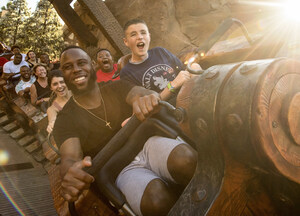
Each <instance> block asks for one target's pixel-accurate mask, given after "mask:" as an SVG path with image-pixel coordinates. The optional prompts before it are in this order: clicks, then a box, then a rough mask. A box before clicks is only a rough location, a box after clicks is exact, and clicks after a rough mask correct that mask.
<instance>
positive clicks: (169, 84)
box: [167, 82, 176, 93]
mask: <svg viewBox="0 0 300 216" xmlns="http://www.w3.org/2000/svg"><path fill="white" fill-rule="evenodd" d="M167 87H168V89H169V91H170V92H172V93H175V92H176V90H175V88H174V87H173V86H172V84H171V82H169V83H168V85H167Z"/></svg>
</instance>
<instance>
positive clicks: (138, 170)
mask: <svg viewBox="0 0 300 216" xmlns="http://www.w3.org/2000/svg"><path fill="white" fill-rule="evenodd" d="M179 144H183V142H182V141H178V140H175V139H169V138H165V137H159V136H153V137H150V138H149V139H148V140H147V142H146V143H145V145H144V148H143V149H142V151H140V152H139V153H138V155H137V156H136V157H135V159H134V160H133V161H132V162H131V163H130V164H129V165H128V166H126V167H125V168H124V169H123V170H122V171H121V172H120V174H119V175H118V178H117V180H116V184H117V186H118V188H119V189H120V190H121V191H122V193H123V194H124V195H125V197H126V200H127V202H128V203H129V205H130V207H131V208H132V210H133V211H134V212H135V213H136V214H138V215H142V213H141V209H140V205H141V199H142V196H143V194H144V191H145V189H146V187H147V185H148V184H149V182H150V181H152V180H153V179H157V178H159V179H161V180H163V181H165V182H175V181H174V179H173V178H172V176H171V175H170V173H169V171H168V167H167V161H168V157H169V155H170V153H171V152H172V150H173V149H174V148H175V147H176V146H178V145H179Z"/></svg>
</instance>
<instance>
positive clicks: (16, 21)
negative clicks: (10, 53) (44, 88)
mask: <svg viewBox="0 0 300 216" xmlns="http://www.w3.org/2000/svg"><path fill="white" fill-rule="evenodd" d="M5 10H7V13H6V14H5V15H4V16H3V17H1V18H0V29H1V32H0V41H3V42H5V43H6V44H7V45H10V46H11V45H12V44H18V45H20V46H21V48H22V51H23V52H26V51H28V50H29V49H32V50H34V51H35V52H36V54H41V53H47V54H49V55H50V56H51V58H56V57H58V56H59V53H60V51H61V49H62V47H63V45H64V42H63V32H62V24H61V23H60V20H59V17H58V15H57V13H56V11H55V9H54V8H53V6H52V4H51V3H50V2H49V1H48V0H40V1H39V3H38V5H37V7H36V9H35V11H34V12H33V14H31V13H30V11H29V10H28V8H27V3H26V0H10V1H9V2H8V3H7V6H6V8H5ZM0 13H1V11H0ZM16 29H17V31H16Z"/></svg>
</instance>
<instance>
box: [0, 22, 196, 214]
mask: <svg viewBox="0 0 300 216" xmlns="http://www.w3.org/2000/svg"><path fill="white" fill-rule="evenodd" d="M124 43H125V45H126V46H127V47H129V48H130V50H131V57H130V59H129V62H128V63H127V64H126V65H125V66H124V67H123V68H122V69H121V71H120V76H119V77H117V78H113V75H114V74H115V73H116V71H117V64H115V63H114V61H113V58H112V55H111V53H110V51H109V50H107V49H99V51H98V52H97V54H96V56H95V60H96V66H95V65H93V64H92V59H91V57H90V56H89V55H88V54H87V53H86V52H85V51H84V49H82V48H80V47H77V46H69V47H67V48H65V49H64V50H63V51H62V53H61V57H60V70H53V68H54V67H53V64H52V63H51V61H50V60H49V56H48V55H46V54H43V55H40V58H39V59H37V58H36V55H35V53H34V51H33V50H30V51H28V53H27V55H25V56H24V55H22V54H21V53H20V48H19V47H17V48H16V47H13V48H14V49H12V51H13V53H14V56H13V57H12V59H13V60H11V61H9V62H7V63H5V64H4V66H3V76H2V77H3V78H4V79H6V80H8V79H11V80H12V81H13V82H14V83H15V85H16V87H15V90H16V93H17V94H18V95H19V96H20V97H24V98H27V99H28V98H30V101H31V103H32V104H33V105H34V106H37V107H39V108H40V109H41V110H42V111H44V112H46V111H47V114H48V120H49V124H48V128H47V131H48V132H49V133H51V132H52V133H53V135H54V139H55V141H56V144H57V146H58V147H59V150H60V154H61V165H60V167H61V177H62V190H63V197H64V198H65V199H66V200H67V201H75V200H77V199H78V197H79V196H80V194H81V193H82V191H83V190H85V189H88V188H89V187H90V185H91V184H93V182H94V181H95V178H94V177H93V176H91V175H90V174H88V173H86V172H85V171H84V170H83V168H84V167H88V166H92V162H91V159H92V158H93V157H94V156H95V154H96V153H97V152H99V151H100V150H101V149H102V148H103V147H104V146H105V145H106V143H107V142H108V141H109V140H110V139H111V138H112V137H113V136H114V135H115V134H116V132H117V131H118V130H120V128H121V125H122V122H124V121H126V119H128V118H130V116H131V115H132V113H133V114H135V115H136V116H137V118H138V119H140V120H141V121H143V120H144V119H145V118H147V117H148V116H149V115H151V114H152V113H154V112H156V110H157V109H158V107H159V103H158V102H159V101H160V100H170V101H171V102H174V98H176V95H177V92H178V89H179V88H180V87H181V86H182V85H183V84H184V83H185V82H186V81H188V80H189V79H190V77H191V76H190V74H189V73H188V72H187V71H186V70H184V65H183V64H182V62H181V61H180V60H179V59H178V58H177V57H176V56H175V55H173V54H172V53H171V52H169V51H168V50H167V49H164V48H162V47H156V48H153V49H150V50H149V46H150V33H149V30H148V27H147V25H146V23H145V22H144V21H143V20H140V19H133V20H130V21H128V22H127V23H126V25H125V27H124ZM119 69H120V68H119ZM196 164H197V152H196V151H195V150H194V149H193V148H192V147H191V146H190V145H188V144H187V143H185V142H183V141H178V140H175V139H169V138H165V137H160V136H153V137H150V138H149V139H148V140H147V142H146V143H145V145H144V148H143V150H142V151H141V152H140V153H139V154H138V155H137V156H136V158H135V159H134V160H133V161H132V162H131V163H130V164H129V165H128V166H126V167H125V168H124V169H123V170H122V171H121V173H120V174H119V175H118V177H117V180H116V185H117V186H118V188H119V189H120V190H121V191H122V193H123V194H124V196H125V197H126V200H127V202H128V203H129V205H130V206H131V208H132V209H133V211H134V212H135V213H136V214H137V215H166V214H167V213H168V211H169V210H170V208H171V207H172V206H173V205H174V203H175V201H176V196H174V193H173V192H172V190H170V188H169V186H168V182H173V183H176V184H180V185H183V186H185V185H187V184H188V182H189V181H190V179H191V178H192V176H193V173H194V170H195V167H196Z"/></svg>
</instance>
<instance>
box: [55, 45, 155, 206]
mask: <svg viewBox="0 0 300 216" xmlns="http://www.w3.org/2000/svg"><path fill="white" fill-rule="evenodd" d="M60 61H61V70H62V71H63V75H64V79H65V83H66V84H67V86H68V88H69V89H70V90H71V91H72V93H73V96H72V97H71V98H70V99H69V101H68V102H67V103H66V105H65V106H64V108H63V109H62V111H60V112H59V114H58V116H57V120H56V122H55V125H54V130H53V135H54V138H55V141H56V143H57V145H58V146H59V147H60V153H61V176H62V177H63V182H62V188H63V191H64V194H63V196H64V198H65V199H66V200H68V201H74V200H77V198H78V196H79V195H80V194H81V192H82V190H83V189H86V188H89V186H90V184H91V183H92V182H93V180H94V179H93V177H92V176H90V175H89V174H88V173H86V172H84V171H83V170H82V168H83V167H85V166H91V157H94V156H95V155H96V153H97V152H99V151H100V150H101V149H102V148H103V147H104V146H105V145H106V143H107V142H108V141H109V140H110V139H111V138H112V137H113V136H114V135H115V133H116V132H117V131H118V130H119V129H120V128H121V123H122V122H123V121H124V120H125V119H126V118H127V117H128V116H130V115H131V113H132V109H133V111H134V113H135V114H136V116H137V117H138V118H139V119H140V120H144V119H145V116H146V115H148V114H149V113H150V112H152V111H153V110H154V108H155V107H157V106H158V101H159V100H160V99H159V96H158V94H157V93H155V92H153V91H149V90H146V89H144V88H141V87H138V86H133V85H132V84H130V83H128V82H126V81H120V80H119V81H115V82H108V83H103V82H102V83H100V84H97V82H96V71H95V70H94V69H93V67H92V62H91V59H90V57H89V56H88V55H87V53H86V52H85V51H84V50H83V49H81V48H79V47H76V46H70V47H67V48H66V49H65V50H63V51H62V54H61V59H60ZM142 96H144V97H142ZM85 156H89V157H85ZM83 157H85V158H83Z"/></svg>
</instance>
